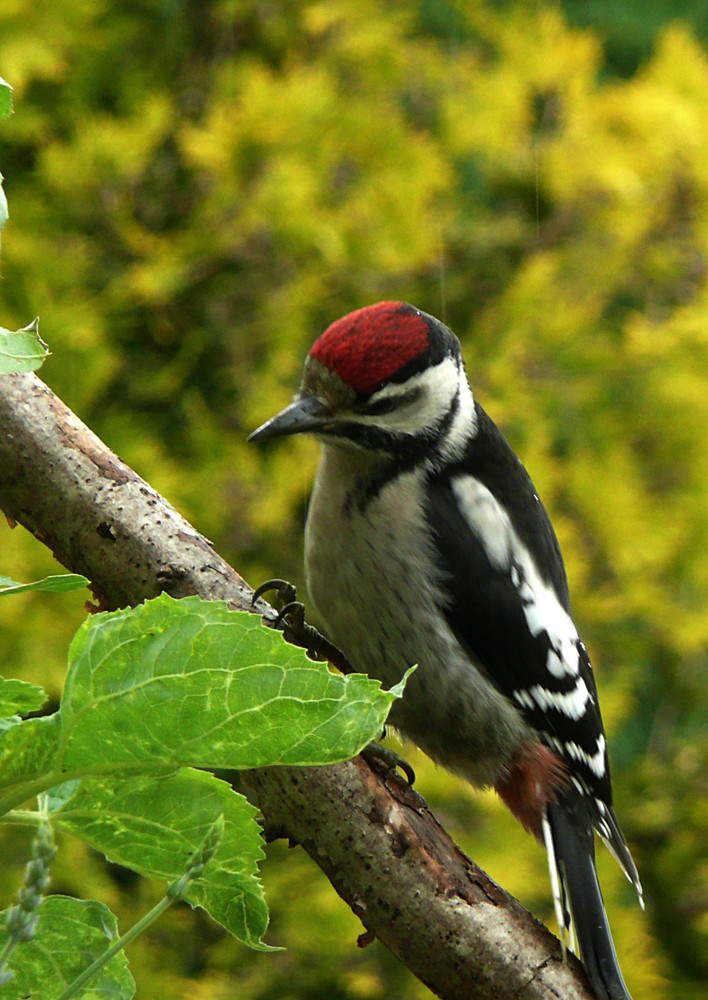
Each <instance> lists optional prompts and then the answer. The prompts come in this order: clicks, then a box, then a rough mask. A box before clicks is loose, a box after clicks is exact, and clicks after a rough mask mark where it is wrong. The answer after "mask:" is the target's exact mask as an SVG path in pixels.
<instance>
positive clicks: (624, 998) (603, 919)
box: [547, 796, 632, 1000]
mask: <svg viewBox="0 0 708 1000" xmlns="http://www.w3.org/2000/svg"><path fill="white" fill-rule="evenodd" d="M547 815H548V822H549V825H550V830H551V837H552V840H553V851H554V853H555V864H556V865H557V868H558V878H559V882H560V884H561V886H562V889H563V891H564V896H565V897H566V898H567V901H568V903H569V904H570V911H571V916H572V919H573V925H574V928H575V934H576V937H577V942H578V949H579V952H580V958H581V960H582V962H583V965H584V966H585V971H586V972H587V976H588V979H589V980H590V983H591V984H592V987H593V989H594V990H595V993H596V994H597V997H598V1000H632V998H631V997H630V995H629V992H628V990H627V987H626V986H625V984H624V980H623V978H622V973H621V972H620V967H619V963H618V961H617V955H616V953H615V946H614V944H613V942H612V934H611V933H610V925H609V923H608V922H607V914H606V913H605V906H604V903H603V901H602V892H601V891H600V883H599V882H598V880H597V871H596V869H595V840H594V834H593V829H592V825H591V822H590V818H589V816H588V813H587V809H586V808H585V806H584V803H582V802H581V801H579V800H576V801H574V797H573V796H563V797H562V799H561V800H560V801H557V802H553V803H551V804H550V805H549V806H548V807H547ZM549 860H551V864H553V859H551V858H550V852H549ZM561 930H562V931H563V930H565V928H561Z"/></svg>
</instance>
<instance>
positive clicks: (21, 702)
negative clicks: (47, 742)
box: [0, 677, 47, 719]
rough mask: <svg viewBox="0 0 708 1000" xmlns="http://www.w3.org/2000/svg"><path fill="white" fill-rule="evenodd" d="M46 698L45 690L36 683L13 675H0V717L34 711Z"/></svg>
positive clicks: (5, 717) (4, 717)
mask: <svg viewBox="0 0 708 1000" xmlns="http://www.w3.org/2000/svg"><path fill="white" fill-rule="evenodd" d="M46 700H47V695H46V692H45V691H43V690H42V688H41V687H37V685H36V684H28V683H27V681H20V680H18V679H17V678H15V677H0V719H7V718H10V717H11V716H13V715H27V714H28V713H29V712H36V711H37V709H39V708H41V707H42V705H43V704H44V703H45V701H46Z"/></svg>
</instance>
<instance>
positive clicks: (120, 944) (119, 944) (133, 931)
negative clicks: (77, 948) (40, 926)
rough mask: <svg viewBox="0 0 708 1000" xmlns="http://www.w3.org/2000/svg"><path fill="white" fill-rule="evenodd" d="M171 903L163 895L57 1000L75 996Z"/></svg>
mask: <svg viewBox="0 0 708 1000" xmlns="http://www.w3.org/2000/svg"><path fill="white" fill-rule="evenodd" d="M171 905H172V900H171V899H169V898H168V897H167V896H163V897H162V899H161V900H160V901H159V902H158V903H156V904H155V906H153V908H152V909H151V910H149V911H148V912H147V913H146V914H145V916H144V917H142V918H141V919H140V920H138V922H137V923H135V924H133V926H132V927H131V928H130V930H128V931H126V932H125V934H123V935H122V936H121V937H119V938H118V939H117V940H116V941H114V942H113V944H112V945H111V946H110V947H109V948H107V949H106V951H104V952H103V954H102V955H99V956H98V958H97V959H95V961H93V962H91V964H90V965H89V967H88V968H87V969H84V971H83V972H82V973H81V974H80V975H79V976H77V977H76V979H75V980H74V981H73V983H69V985H68V986H67V988H66V989H65V990H64V992H63V993H62V994H61V996H60V997H59V1000H69V997H73V996H75V995H76V993H77V992H78V991H79V990H80V989H81V987H82V986H83V985H84V984H85V983H87V982H88V980H89V979H90V978H91V976H93V975H94V974H95V973H96V972H98V971H99V969H102V968H103V966H104V965H106V963H107V962H110V960H111V959H112V958H113V956H114V955H117V954H118V952H119V951H122V950H123V948H124V947H125V946H126V945H127V944H130V942H131V941H132V940H133V939H134V938H136V937H137V936H138V935H139V934H142V932H143V931H144V930H145V928H146V927H149V926H150V924H151V923H152V922H153V921H154V920H157V918H158V917H159V916H161V914H163V913H164V912H165V910H166V909H168V908H169V907H170V906H171Z"/></svg>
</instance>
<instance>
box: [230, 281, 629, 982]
mask: <svg viewBox="0 0 708 1000" xmlns="http://www.w3.org/2000/svg"><path fill="white" fill-rule="evenodd" d="M303 433H304V434H311V435H314V437H315V438H317V439H318V440H319V442H320V444H321V456H320V462H319V466H318V469H317V473H316V476H315V481H314V486H313V490H312V495H311V499H310V504H309V509H308V514H307V520H306V527H305V571H306V581H307V586H308V590H309V593H310V596H311V599H312V602H313V604H314V606H315V608H316V609H317V611H318V613H319V615H320V616H321V619H322V621H323V622H324V625H325V631H326V635H327V637H328V639H329V640H331V642H333V643H334V644H335V645H336V646H337V647H339V648H340V649H341V650H342V651H343V652H344V654H345V656H346V658H347V659H348V661H349V662H350V663H351V665H352V666H353V668H354V669H355V670H357V671H363V672H365V673H367V674H369V675H370V676H373V677H376V678H378V679H379V680H380V681H381V682H383V683H384V684H386V685H388V686H391V685H393V684H395V683H397V682H398V681H399V680H400V679H401V677H402V675H403V674H404V673H405V672H406V671H407V670H408V668H409V667H411V666H412V665H417V666H416V670H415V671H414V672H413V674H412V675H411V676H410V677H409V679H408V681H407V684H406V688H405V691H404V694H403V697H402V698H401V699H400V700H399V701H397V702H395V703H394V705H393V707H392V709H391V713H390V716H389V720H388V721H389V723H390V724H391V726H392V727H395V729H396V730H397V731H398V732H399V733H400V734H401V735H402V736H403V737H404V738H407V739H409V740H410V741H412V742H413V743H414V744H416V745H417V746H418V747H420V748H421V749H422V750H423V751H424V752H425V753H426V754H427V755H428V756H429V757H430V758H432V760H433V761H435V762H436V763H438V764H440V765H441V766H443V767H445V768H447V769H448V770H450V771H452V772H454V773H455V774H457V775H460V776H461V777H463V778H464V779H466V780H467V781H469V782H470V783H471V784H473V785H475V786H478V787H492V788H494V789H496V791H497V792H498V794H499V796H500V797H501V799H502V801H503V802H504V803H505V805H506V806H508V808H509V809H510V810H511V812H512V813H513V814H514V815H515V816H516V818H517V819H518V820H520V822H521V823H522V824H523V826H524V827H525V828H526V830H528V831H529V832H530V833H532V834H533V835H534V836H535V837H536V838H537V840H538V841H539V842H540V843H541V844H542V846H544V847H545V849H546V852H547V855H548V864H549V870H550V880H551V887H552V891H553V899H554V906H555V912H556V917H557V920H558V924H559V928H560V931H561V941H562V943H563V951H564V954H565V947H566V943H567V944H568V945H569V946H570V947H574V948H576V950H578V952H579V956H580V958H581V961H582V962H583V964H584V967H585V970H586V973H587V975H588V978H589V980H590V983H591V985H592V987H593V989H594V991H595V993H596V995H597V997H598V1000H631V997H630V994H629V992H628V990H627V987H626V985H625V983H624V979H623V977H622V973H621V970H620V967H619V962H618V959H617V955H616V952H615V948H614V944H613V940H612V935H611V931H610V927H609V923H608V919H607V915H606V912H605V907H604V903H603V898H602V892H601V889H600V885H599V881H598V876H597V870H596V863H595V837H594V832H595V831H596V832H597V833H598V834H599V836H600V838H601V839H602V840H603V841H604V843H605V844H606V845H607V846H608V847H609V849H610V851H611V852H612V853H613V854H614V856H615V857H616V859H617V860H618V862H619V864H620V866H621V868H622V869H623V871H624V873H625V874H626V876H627V877H628V879H629V880H630V881H631V882H632V884H633V885H634V887H635V889H636V892H637V894H638V897H639V901H640V903H642V905H643V902H642V887H641V883H640V880H639V875H638V873H637V868H636V866H635V863H634V861H633V859H632V856H631V854H630V851H629V848H628V846H627V842H626V839H625V837H624V834H623V832H622V829H621V827H620V825H619V821H618V819H617V816H616V814H615V810H614V808H613V801H612V784H611V779H610V768H609V762H608V750H607V739H606V736H605V732H604V727H603V723H602V717H601V714H600V706H599V701H598V692H597V686H596V682H595V677H594V673H593V669H592V666H591V663H590V659H589V656H588V653H587V650H586V648H585V646H584V644H583V642H582V640H581V638H580V636H579V634H578V630H577V628H576V626H575V624H574V622H573V618H572V616H571V608H570V597H569V589H568V581H567V576H566V571H565V567H564V563H563V558H562V555H561V551H560V547H559V543H558V540H557V537H556V534H555V532H554V529H553V527H552V524H551V521H550V518H549V516H548V514H547V512H546V510H545V508H544V506H543V504H542V502H541V500H540V499H539V495H538V493H537V491H536V488H535V487H534V485H533V482H532V480H531V478H530V476H529V474H528V472H527V471H526V469H525V468H524V466H523V465H522V463H521V461H520V460H519V458H518V457H517V456H516V454H515V453H514V451H513V450H512V448H511V446H510V445H509V444H508V443H507V441H506V439H505V438H504V436H503V435H502V433H501V431H500V430H499V429H498V427H497V426H496V424H495V423H494V422H493V420H492V419H491V418H490V417H489V416H488V414H487V412H486V411H485V410H484V408H483V407H482V406H481V404H480V403H479V401H478V400H477V399H476V398H475V396H474V394H473V392H472V389H471V388H470V384H469V381H468V379H467V375H466V372H465V367H464V362H463V358H462V352H461V347H460V342H459V340H458V338H457V337H456V336H455V335H454V334H453V333H452V331H451V330H450V329H448V327H447V326H445V325H444V324H443V323H441V322H440V321H439V320H437V319H435V317H433V316H431V315H429V314H427V313H425V312H423V311H422V310H420V309H417V308H415V307H414V306H412V305H409V304H408V303H406V302H398V301H384V302H378V303H376V304H374V305H370V306H366V307H364V308H361V309H358V310H356V311H354V312H351V313H349V314H348V315H346V316H344V317H342V318H340V319H338V320H336V321H335V322H334V323H332V324H331V325H330V326H329V327H328V328H327V329H326V330H325V331H324V333H322V334H321V335H320V336H319V337H318V338H317V339H316V340H315V342H314V344H313V346H312V348H311V349H310V351H309V353H308V355H307V358H306V360H305V365H304V371H303V376H302V381H301V384H300V388H299V391H298V393H297V395H296V396H295V399H294V401H293V402H292V403H291V404H290V405H289V406H287V407H286V408H285V409H283V410H282V411H281V412H280V413H278V414H276V415H275V416H274V417H272V418H271V419H270V420H268V421H267V422H266V423H264V424H263V425H262V426H260V427H259V428H258V429H257V430H255V431H254V432H253V433H252V434H251V436H250V438H249V440H252V441H264V440H267V439H270V438H276V437H283V436H287V435H292V434H303Z"/></svg>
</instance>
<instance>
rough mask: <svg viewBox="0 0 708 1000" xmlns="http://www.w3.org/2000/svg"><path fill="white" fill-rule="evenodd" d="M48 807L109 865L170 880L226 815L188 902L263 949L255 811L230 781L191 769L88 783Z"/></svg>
mask: <svg viewBox="0 0 708 1000" xmlns="http://www.w3.org/2000/svg"><path fill="white" fill-rule="evenodd" d="M67 792H68V794H67ZM50 809H52V810H53V817H52V818H53V822H54V823H56V824H57V825H58V826H61V827H63V828H64V829H66V830H69V831H70V832H72V833H74V834H76V835H77V836H79V837H81V838H82V839H83V840H86V841H88V843H89V844H91V845H92V846H93V847H95V848H97V849H98V850H99V851H103V853H104V854H105V855H106V857H108V858H109V859H110V860H111V861H117V862H118V863H120V864H122V865H126V866H127V867H129V868H132V869H133V870H134V871H137V872H140V873H141V874H142V875H151V876H154V877H157V878H163V879H166V880H167V881H168V882H171V881H173V880H174V879H177V878H179V877H180V876H181V875H183V874H184V870H185V864H186V862H187V860H188V859H189V857H190V856H191V855H192V854H193V853H194V851H195V850H196V848H197V847H198V846H199V845H200V844H201V842H202V841H203V839H204V837H205V835H206V833H207V831H208V830H209V827H210V826H211V824H212V823H213V822H214V820H215V819H216V818H217V817H218V816H219V815H222V814H223V816H224V819H225V826H224V832H223V834H222V836H221V839H220V841H219V846H218V848H217V851H216V855H215V858H214V859H213V860H212V861H211V862H210V863H209V864H208V865H207V866H206V868H205V870H204V874H203V875H202V876H201V877H200V878H199V879H198V880H197V881H195V882H193V883H192V884H191V886H190V888H189V891H188V893H187V899H188V901H189V902H190V903H191V904H192V905H194V906H197V905H199V906H203V907H204V909H205V910H207V911H208V913H209V914H210V915H211V916H212V917H213V918H214V919H215V920H218V921H219V923H221V924H223V925H224V927H226V928H227V929H228V930H229V931H231V933H232V934H234V935H235V936H236V937H238V938H239V939H240V940H241V941H243V942H244V943H246V944H248V945H251V946H252V947H263V946H262V945H261V944H260V941H261V938H262V936H263V934H264V932H265V930H266V927H267V923H268V911H267V908H266V904H265V900H264V897H263V890H262V888H261V884H260V882H259V880H258V875H257V870H258V862H259V861H260V860H261V859H262V858H263V856H264V855H263V848H262V839H261V832H260V829H259V827H258V825H257V824H256V822H255V816H256V814H257V810H256V809H255V807H254V806H252V805H251V804H250V803H249V802H248V800H247V799H245V798H244V797H243V796H242V795H240V794H239V793H238V792H236V791H234V789H232V788H231V786H230V785H228V784H227V783H226V782H224V781H221V780H219V779H218V778H216V777H214V775H211V774H207V773H205V772H203V771H195V770H192V769H191V768H185V769H183V770H181V771H179V772H177V773H175V774H170V775H164V776H161V777H160V778H159V779H157V778H155V777H152V776H149V777H145V776H138V777H125V778H122V779H121V778H119V779H116V778H115V777H111V778H95V779H91V778H89V779H84V780H83V781H81V782H80V783H76V782H74V783H72V786H71V788H69V789H68V790H67V789H65V787H64V786H61V787H60V788H59V789H57V794H53V795H52V796H50Z"/></svg>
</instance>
